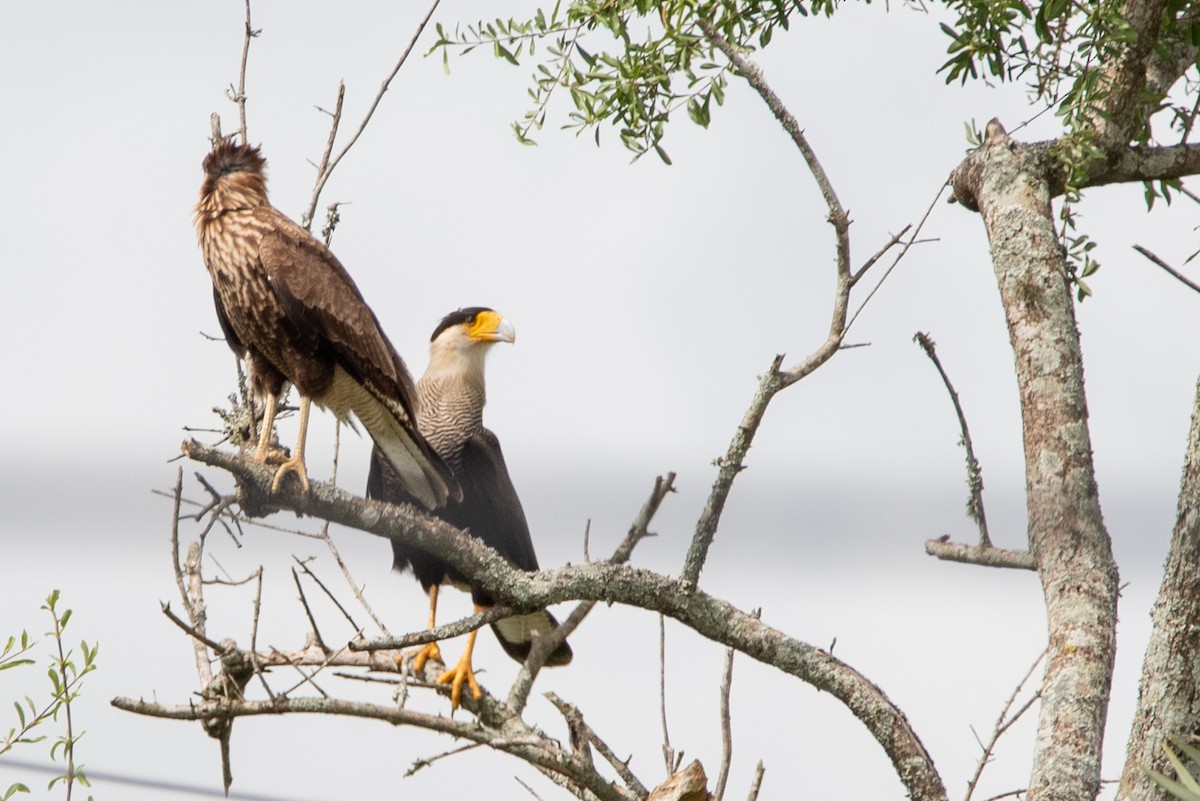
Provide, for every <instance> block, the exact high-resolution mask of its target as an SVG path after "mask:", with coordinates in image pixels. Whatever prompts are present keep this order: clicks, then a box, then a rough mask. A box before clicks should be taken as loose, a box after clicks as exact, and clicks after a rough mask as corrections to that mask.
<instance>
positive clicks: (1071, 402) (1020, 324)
mask: <svg viewBox="0 0 1200 801" xmlns="http://www.w3.org/2000/svg"><path fill="white" fill-rule="evenodd" d="M1050 174H1051V169H1050V161H1049V159H1048V158H1047V157H1046V152H1045V151H1044V150H1042V149H1040V148H1036V147H1035V148H1030V147H1026V146H1023V145H1021V144H1019V143H1016V142H1013V141H1012V140H1011V139H1009V138H1008V136H1007V134H1005V132H1004V129H1003V127H1001V126H1000V124H999V123H998V122H996V121H994V120H993V122H992V123H990V124H989V125H988V140H987V143H986V144H985V145H984V147H983V148H981V149H980V150H979V151H976V152H975V153H973V154H972V155H971V156H969V157H968V159H967V161H966V162H965V163H964V165H962V166H960V167H959V168H958V169H957V170H956V171H955V176H954V179H953V180H954V181H955V192H956V194H959V195H960V197H961V196H964V195H967V196H969V197H971V198H972V199H973V200H974V201H975V205H977V207H978V210H979V212H980V214H981V216H982V217H983V222H984V225H985V227H986V229H987V233H988V240H989V242H990V244H991V251H992V262H993V267H994V270H995V273H996V280H997V283H998V285H999V288H1000V296H1001V302H1002V303H1003V305H1004V312H1005V317H1006V320H1007V323H1008V330H1009V340H1010V342H1011V345H1012V349H1013V355H1014V360H1015V367H1016V373H1017V382H1018V386H1019V389H1020V400H1021V417H1022V426H1023V431H1024V445H1025V471H1026V481H1025V486H1026V503H1027V508H1028V514H1029V550H1030V551H1031V552H1032V554H1033V556H1034V559H1035V561H1036V563H1037V571H1038V576H1039V577H1040V579H1041V582H1042V590H1043V595H1044V598H1045V603H1046V622H1047V630H1048V642H1049V650H1048V656H1047V664H1046V672H1045V676H1044V678H1043V682H1042V706H1041V711H1040V718H1039V722H1038V731H1037V746H1036V749H1035V754H1034V764H1033V772H1032V776H1031V778H1030V786H1029V795H1028V797H1029V798H1030V799H1031V800H1032V801H1038V800H1039V799H1055V800H1056V801H1057V800H1058V799H1062V800H1063V801H1068V800H1069V801H1090V800H1091V799H1093V798H1095V797H1096V794H1097V792H1098V791H1099V787H1100V757H1101V747H1102V741H1103V735H1104V724H1105V718H1106V715H1107V710H1108V700H1109V692H1110V685H1111V680H1112V668H1113V659H1114V655H1115V648H1116V607H1117V603H1116V602H1117V583H1118V581H1117V568H1116V564H1115V563H1114V561H1113V557H1112V547H1111V542H1110V541H1109V537H1108V532H1107V531H1106V530H1105V528H1104V521H1103V519H1102V517H1101V514H1100V502H1099V494H1098V491H1097V487H1096V480H1095V470H1094V466H1093V462H1092V449H1091V440H1090V435H1089V431H1088V424H1087V417H1088V414H1087V401H1086V396H1085V393H1084V387H1083V362H1082V356H1081V353H1080V348H1079V332H1078V330H1077V328H1076V325H1075V311H1074V304H1073V301H1072V298H1071V288H1070V285H1069V282H1068V280H1067V272H1066V264H1065V257H1064V254H1063V252H1062V249H1061V247H1060V245H1059V242H1058V238H1057V236H1056V233H1055V229H1054V222H1053V219H1052V214H1051V206H1050V198H1051V188H1050V187H1051V184H1050ZM960 187H961V192H960ZM968 193H969V194H968Z"/></svg>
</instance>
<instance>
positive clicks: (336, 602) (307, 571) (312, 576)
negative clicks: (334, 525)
mask: <svg viewBox="0 0 1200 801" xmlns="http://www.w3.org/2000/svg"><path fill="white" fill-rule="evenodd" d="M326 525H328V523H326ZM292 558H293V559H295V560H296V564H298V565H300V569H301V570H303V571H304V574H305V575H307V576H308V577H309V578H310V579H312V580H313V581H314V582H315V583H316V585H317V586H318V587H320V588H321V592H323V593H325V596H326V597H327V598H328V599H329V600H330V601H332V602H333V605H334V606H336V607H337V610H338V611H339V612H341V613H342V617H344V618H346V622H348V623H349V624H350V628H352V629H354V630H355V631H362V629H361V628H360V627H359V625H358V624H357V623H355V622H354V618H352V617H351V616H350V612H349V611H347V609H346V607H344V606H342V603H341V601H339V600H338V599H337V597H336V596H335V595H334V594H333V593H332V592H330V590H329V588H328V587H326V586H325V582H323V581H321V579H319V578H317V574H316V573H314V572H312V570H310V569H309V567H308V560H306V559H300V558H299V557H297V556H295V555H294V554H293V555H292Z"/></svg>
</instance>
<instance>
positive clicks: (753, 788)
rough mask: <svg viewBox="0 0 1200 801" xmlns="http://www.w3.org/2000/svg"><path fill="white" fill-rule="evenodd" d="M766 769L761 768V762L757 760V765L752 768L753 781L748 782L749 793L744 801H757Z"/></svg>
mask: <svg viewBox="0 0 1200 801" xmlns="http://www.w3.org/2000/svg"><path fill="white" fill-rule="evenodd" d="M766 772H767V769H766V768H765V767H764V766H763V763H762V760H761V759H760V760H758V764H757V765H756V766H755V767H754V780H753V781H751V782H750V792H749V794H748V795H747V796H746V801H758V791H759V790H760V789H762V780H763V774H764V773H766Z"/></svg>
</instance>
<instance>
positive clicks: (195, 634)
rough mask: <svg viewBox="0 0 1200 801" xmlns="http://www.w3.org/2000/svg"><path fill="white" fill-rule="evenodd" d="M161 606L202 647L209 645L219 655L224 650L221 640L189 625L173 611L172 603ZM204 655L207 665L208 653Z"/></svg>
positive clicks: (173, 621)
mask: <svg viewBox="0 0 1200 801" xmlns="http://www.w3.org/2000/svg"><path fill="white" fill-rule="evenodd" d="M161 608H162V613H163V614H164V615H166V616H167V619H168V620H170V621H171V622H172V623H174V624H175V625H176V626H178V627H179V628H180V629H182V630H183V631H184V632H185V633H186V634H187V635H188V636H189V637H191V638H192V639H193V640H194V641H195V642H197V643H200V644H201V646H202V647H203V646H208V647H209V648H211V649H212V650H213V653H215V654H218V655H219V654H220V653H221V652H222V651H223V650H224V648H223V647H222V646H221V644H220V643H219V642H216V641H214V640H211V639H209V638H208V636H207V635H205V634H204V632H202V631H200V630H199V629H197V628H196V627H195V626H189V625H188V624H187V622H186V621H184V620H183V619H182V618H180V617H179V615H177V614H175V613H174V612H172V611H171V605H170V604H163V605H162V607H161ZM204 656H205V661H204V664H205V665H207V664H208V654H205V655H204ZM210 678H211V677H210Z"/></svg>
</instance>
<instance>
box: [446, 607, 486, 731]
mask: <svg viewBox="0 0 1200 801" xmlns="http://www.w3.org/2000/svg"><path fill="white" fill-rule="evenodd" d="M483 609H484V607H482V606H479V605H476V606H475V612H476V614H478V613H479V612H482V611H483ZM478 633H479V631H478V630H475V631H472V632H471V633H470V634H468V635H467V647H466V648H464V649H463V652H462V656H461V657H459V659H458V664H457V665H455V666H454V667H453V668H452V669H451V670H447V671H446V672H445V673H443V674H442V675H441V676H438V680H437V683H438V684H449V685H450V711H451V712H453V711H454V710H455V709H458V703H459V701H460V700H462V687H463V682H464V681H465V682H466V683H467V684H468V685H469V686H470V688H471V697H472V698H474V699H475V700H476V701H478V700H479V699H480V698H482V697H483V690H481V689H479V682H477V681H475V669H474V668H473V667H472V666H471V653H472V652H473V651H474V650H475V635H476V634H478Z"/></svg>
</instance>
